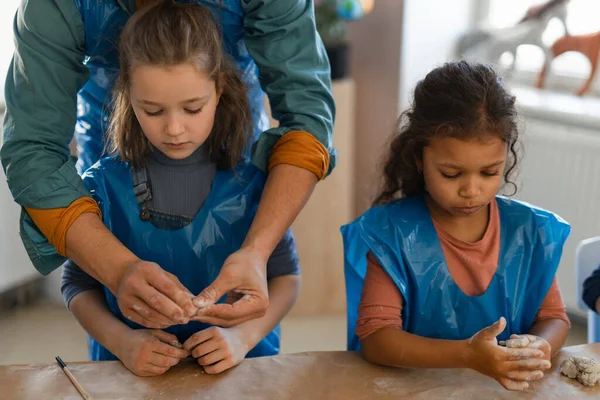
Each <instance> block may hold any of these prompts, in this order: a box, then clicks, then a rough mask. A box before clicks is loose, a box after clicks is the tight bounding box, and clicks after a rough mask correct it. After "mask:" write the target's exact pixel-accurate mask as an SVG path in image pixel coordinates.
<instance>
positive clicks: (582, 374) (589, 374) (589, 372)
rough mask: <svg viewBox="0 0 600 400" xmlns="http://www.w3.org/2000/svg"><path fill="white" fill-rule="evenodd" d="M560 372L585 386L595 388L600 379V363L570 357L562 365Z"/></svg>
mask: <svg viewBox="0 0 600 400" xmlns="http://www.w3.org/2000/svg"><path fill="white" fill-rule="evenodd" d="M560 372H561V373H562V374H563V375H566V376H568V377H569V378H571V379H577V380H578V381H579V382H580V383H581V384H583V385H585V386H594V385H595V384H596V382H598V379H600V363H598V362H597V361H596V360H592V359H590V358H586V357H569V358H567V359H566V360H564V361H563V362H562V363H561V364H560Z"/></svg>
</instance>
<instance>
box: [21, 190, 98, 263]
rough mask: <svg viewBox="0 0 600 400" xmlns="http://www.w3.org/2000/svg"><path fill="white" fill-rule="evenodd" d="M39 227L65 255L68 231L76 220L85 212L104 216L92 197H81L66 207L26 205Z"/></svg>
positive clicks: (58, 250) (28, 212)
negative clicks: (42, 207)
mask: <svg viewBox="0 0 600 400" xmlns="http://www.w3.org/2000/svg"><path fill="white" fill-rule="evenodd" d="M25 210H26V211H27V214H29V216H30V217H31V219H32V220H33V222H34V223H35V225H36V226H37V227H38V229H39V230H40V231H41V232H42V233H43V234H44V236H46V238H47V239H48V241H49V242H50V243H51V244H52V245H54V247H56V251H57V252H58V254H60V255H61V256H63V257H66V254H67V245H66V242H67V231H68V230H69V228H70V227H71V225H72V224H73V222H75V220H76V219H77V218H78V217H79V216H80V215H81V214H83V213H94V214H96V215H97V216H98V217H99V218H102V213H101V212H100V208H99V207H98V204H97V203H96V202H95V201H94V199H92V198H91V197H81V198H79V199H77V200H75V201H74V202H72V203H71V205H70V206H69V207H64V208H49V209H39V208H29V207H25Z"/></svg>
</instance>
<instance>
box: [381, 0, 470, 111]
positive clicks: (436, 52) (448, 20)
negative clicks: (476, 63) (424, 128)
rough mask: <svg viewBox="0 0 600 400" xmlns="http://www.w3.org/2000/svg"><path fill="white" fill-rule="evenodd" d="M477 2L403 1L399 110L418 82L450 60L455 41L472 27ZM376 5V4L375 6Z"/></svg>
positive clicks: (456, 0)
mask: <svg viewBox="0 0 600 400" xmlns="http://www.w3.org/2000/svg"><path fill="white" fill-rule="evenodd" d="M476 1H477V0H452V1H441V0H405V1H404V10H403V12H404V16H403V21H404V25H403V30H402V37H403V41H402V54H401V57H400V88H399V90H400V95H399V98H400V110H401V111H402V110H404V109H406V108H407V106H408V105H409V100H410V97H411V96H412V92H413V89H414V87H415V85H416V84H417V82H418V81H419V80H421V79H423V78H424V77H425V75H426V74H427V72H429V71H430V70H431V69H433V68H435V67H436V66H439V65H440V64H442V63H443V62H444V61H447V60H449V59H450V58H451V54H452V51H453V48H454V41H455V40H456V38H457V37H458V36H459V35H460V34H461V33H463V32H465V31H466V30H467V29H468V28H469V27H470V25H471V22H472V19H473V13H474V12H476V10H475V6H476V4H475V2H476ZM376 6H377V5H376Z"/></svg>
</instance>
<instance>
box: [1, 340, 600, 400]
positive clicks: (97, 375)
mask: <svg viewBox="0 0 600 400" xmlns="http://www.w3.org/2000/svg"><path fill="white" fill-rule="evenodd" d="M569 355H577V356H588V357H593V358H596V359H598V360H600V344H592V345H583V346H575V347H569V348H565V349H564V350H563V351H562V352H561V353H560V354H559V355H558V357H557V359H556V360H555V361H554V362H553V368H552V370H551V371H550V372H548V373H547V374H546V377H545V378H544V379H543V380H541V381H537V382H534V383H532V384H531V386H530V388H529V389H528V390H527V391H526V392H522V393H514V392H508V391H506V390H504V388H502V387H501V386H500V385H499V384H498V383H496V381H494V380H492V379H490V378H488V377H486V376H483V375H480V374H478V373H476V372H473V371H471V370H459V369H456V370H409V369H396V368H384V367H378V366H375V365H371V364H368V363H367V362H365V361H364V360H363V359H362V358H361V357H360V355H359V354H357V353H351V352H316V353H300V354H291V355H280V356H275V357H264V358H258V359H252V360H246V361H244V362H243V363H242V364H240V365H239V366H238V367H236V368H234V369H232V370H230V371H227V372H225V373H223V374H221V375H218V376H211V375H207V374H204V373H202V372H201V369H200V368H199V367H198V365H197V364H195V363H194V362H183V363H182V364H180V365H178V366H177V367H174V368H173V369H171V370H170V371H168V372H167V373H166V374H164V375H162V376H159V377H153V378H140V377H137V376H135V375H133V374H132V373H130V372H129V371H128V370H127V369H125V367H123V366H122V365H121V364H120V363H119V362H112V361H111V362H83V363H68V365H69V369H71V371H72V372H73V374H74V375H75V376H76V378H77V379H78V380H79V382H80V383H81V384H82V385H83V386H84V387H85V388H86V390H87V391H88V392H89V393H90V394H91V395H92V398H94V399H111V400H120V399H127V400H131V399H172V400H176V399H178V400H188V399H206V400H208V399H210V400H234V399H243V400H258V399H261V400H262V399H276V400H291V399H309V400H320V399H335V400H346V399H348V400H369V399H394V400H398V399H404V398H406V399H471V398H472V399H474V400H475V399H544V400H548V399H578V400H580V399H600V384H599V385H597V386H596V387H594V388H586V387H584V386H582V385H580V384H579V383H578V382H576V381H573V380H571V379H568V378H566V377H564V376H561V375H560V374H559V372H558V365H559V364H560V361H561V360H562V359H564V358H565V357H566V356H569ZM0 398H1V399H11V400H12V399H19V400H27V399H32V400H40V399H44V400H45V399H65V400H67V399H68V400H79V399H81V397H80V396H79V394H78V392H77V391H76V390H75V388H74V387H73V386H72V385H71V383H70V381H69V380H68V379H67V377H66V376H65V375H64V373H63V372H62V371H61V370H60V368H59V367H58V366H57V365H56V364H55V363H50V364H37V365H8V366H0Z"/></svg>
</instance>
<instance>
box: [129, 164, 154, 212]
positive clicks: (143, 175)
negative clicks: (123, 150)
mask: <svg viewBox="0 0 600 400" xmlns="http://www.w3.org/2000/svg"><path fill="white" fill-rule="evenodd" d="M131 175H132V178H133V192H134V193H135V199H136V201H137V203H138V205H139V206H140V208H141V211H140V218H141V219H142V220H143V221H148V220H150V200H152V191H151V190H150V185H149V183H148V173H147V172H146V168H145V167H144V168H140V169H133V168H132V169H131Z"/></svg>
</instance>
